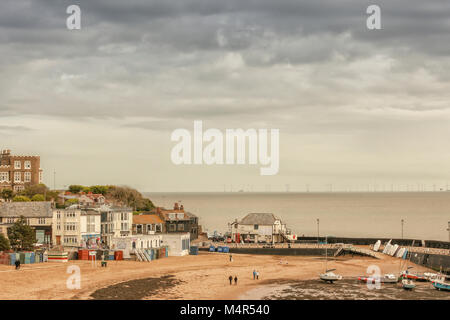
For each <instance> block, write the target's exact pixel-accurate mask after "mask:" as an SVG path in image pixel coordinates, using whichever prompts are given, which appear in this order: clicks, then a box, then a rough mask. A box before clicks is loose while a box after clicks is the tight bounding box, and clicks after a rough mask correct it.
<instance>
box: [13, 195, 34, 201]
mask: <svg viewBox="0 0 450 320" xmlns="http://www.w3.org/2000/svg"><path fill="white" fill-rule="evenodd" d="M12 201H13V202H28V201H31V200H30V198H28V197H27V196H15V197H14V198H13V199H12Z"/></svg>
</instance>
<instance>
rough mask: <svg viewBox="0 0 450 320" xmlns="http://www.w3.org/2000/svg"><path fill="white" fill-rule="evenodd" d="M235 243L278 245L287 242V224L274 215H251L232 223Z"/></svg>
mask: <svg viewBox="0 0 450 320" xmlns="http://www.w3.org/2000/svg"><path fill="white" fill-rule="evenodd" d="M231 237H232V240H233V241H234V242H253V243H258V242H262V243H276V242H283V241H285V240H287V229H286V224H284V223H282V221H281V219H279V218H278V217H276V216H275V215H274V214H273V213H249V214H247V215H246V216H245V217H244V218H242V219H241V220H239V221H238V220H236V221H234V222H233V223H231Z"/></svg>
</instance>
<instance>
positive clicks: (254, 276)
mask: <svg viewBox="0 0 450 320" xmlns="http://www.w3.org/2000/svg"><path fill="white" fill-rule="evenodd" d="M253 280H259V271H257V270H253Z"/></svg>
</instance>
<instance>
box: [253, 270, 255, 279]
mask: <svg viewBox="0 0 450 320" xmlns="http://www.w3.org/2000/svg"><path fill="white" fill-rule="evenodd" d="M255 279H256V270H253V280H255Z"/></svg>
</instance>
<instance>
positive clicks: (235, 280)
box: [228, 276, 238, 286]
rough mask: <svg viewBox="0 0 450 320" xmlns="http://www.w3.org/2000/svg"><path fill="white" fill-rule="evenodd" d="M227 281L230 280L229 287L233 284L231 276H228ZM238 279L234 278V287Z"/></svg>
mask: <svg viewBox="0 0 450 320" xmlns="http://www.w3.org/2000/svg"><path fill="white" fill-rule="evenodd" d="M228 280H230V286H231V285H232V284H233V276H229V277H228ZM237 281H238V278H237V276H234V285H237Z"/></svg>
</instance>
